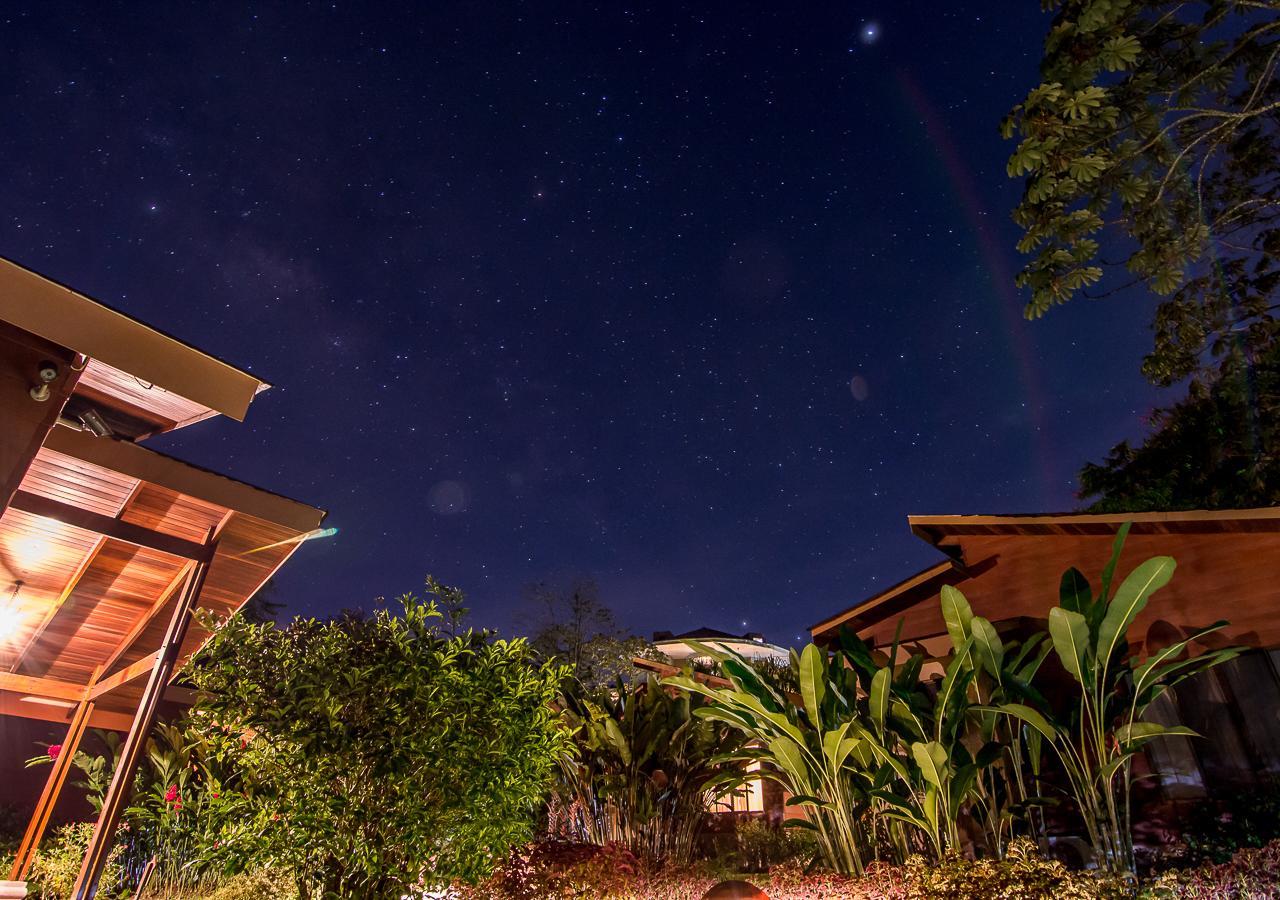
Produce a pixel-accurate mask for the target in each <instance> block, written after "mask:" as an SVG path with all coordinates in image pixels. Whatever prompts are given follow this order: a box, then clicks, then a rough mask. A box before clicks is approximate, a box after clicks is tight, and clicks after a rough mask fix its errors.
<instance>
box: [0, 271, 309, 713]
mask: <svg viewBox="0 0 1280 900" xmlns="http://www.w3.org/2000/svg"><path fill="white" fill-rule="evenodd" d="M0 336H3V337H4V340H3V341H0V351H2V352H0V357H3V358H0V418H2V419H3V421H4V425H5V428H4V431H5V432H8V433H7V434H4V433H0V450H3V451H4V453H3V454H0V460H2V461H3V462H4V465H3V466H0V469H3V471H0V482H3V483H4V485H5V492H4V494H3V495H2V496H0V610H3V612H4V614H5V616H6V617H7V618H8V624H9V625H10V626H11V631H10V633H8V634H6V635H5V636H4V639H3V640H0V713H4V714H13V715H22V716H27V717H30V718H40V719H48V720H52V721H65V720H66V718H67V716H68V714H69V712H70V709H71V708H72V707H74V706H75V705H76V703H77V702H78V701H80V700H82V699H85V698H87V697H92V698H94V699H95V712H94V714H93V720H92V722H91V724H94V725H97V726H101V727H108V728H126V727H128V725H129V722H130V720H131V718H132V715H133V712H134V710H135V709H137V707H138V699H139V697H140V695H141V692H142V688H143V685H144V684H145V682H146V680H147V679H146V678H145V677H144V676H146V675H147V674H148V673H149V672H150V671H151V669H152V667H153V666H154V664H155V660H156V655H157V654H156V651H157V650H158V649H159V648H160V645H161V644H162V642H163V639H164V635H165V631H166V627H167V625H168V623H169V620H170V618H171V617H172V613H173V610H174V609H176V608H177V604H178V601H179V598H180V596H181V594H182V589H183V585H184V584H185V583H186V581H187V580H188V576H189V574H190V573H192V572H193V571H194V570H196V569H197V568H198V567H199V566H200V565H201V564H203V563H208V572H207V577H206V578H205V579H204V582H203V589H202V590H201V593H200V601H199V604H200V606H201V607H202V608H206V609H211V610H213V611H215V612H217V613H229V612H231V611H233V610H235V609H238V608H239V607H241V606H242V605H244V603H245V602H246V601H248V600H249V598H250V597H252V596H253V595H254V593H255V592H257V591H258V589H259V588H261V586H262V585H263V584H264V583H265V582H266V581H267V579H268V578H270V577H271V575H272V574H273V573H274V572H275V571H276V570H277V569H278V568H279V567H280V566H281V565H283V564H284V562H285V561H286V560H287V559H288V558H289V556H290V555H291V554H292V553H293V552H294V551H295V550H296V549H297V547H298V546H299V545H300V543H301V542H302V540H304V539H305V536H306V535H307V534H308V533H310V532H312V531H314V530H315V529H316V528H317V527H318V526H319V525H320V523H321V521H322V520H323V518H324V513H323V512H322V511H321V510H318V509H315V508H313V507H311V506H308V505H306V504H304V503H300V502H298V501H296V500H291V499H289V498H287V497H282V496H280V495H278V494H274V493H272V492H270V491H266V490H263V489H261V488H257V487H253V486H252V485H248V484H245V483H243V482H240V481H236V480H234V479H232V478H228V477H226V476H224V475H220V474H218V473H215V472H211V471H209V470H207V469H203V468H200V467H198V466H193V465H190V464H188V463H185V462H182V461H181V460H178V459H174V458H172V457H169V456H166V455H164V454H161V453H157V452H155V451H152V450H150V449H149V448H147V447H144V446H142V445H140V444H138V443H136V442H137V441H140V440H143V439H145V438H146V437H148V436H150V435H153V434H156V433H159V432H163V431H170V430H172V429H174V428H178V427H181V426H183V425H188V424H191V423H193V422H197V421H199V420H201V419H204V418H207V417H209V416H212V415H216V414H219V413H222V414H226V415H229V416H232V417H233V418H237V419H239V418H242V417H243V415H244V412H245V410H246V408H247V407H248V404H249V402H250V401H251V400H252V399H253V397H254V395H255V394H257V392H258V391H259V390H261V389H262V388H263V387H265V386H266V385H265V383H263V382H262V381H260V380H259V379H257V378H254V377H253V376H251V375H249V374H247V373H245V372H243V371H241V370H239V369H236V368H235V367H233V366H230V365H228V364H226V363H223V362H221V361H219V360H216V359H214V358H213V357H211V356H209V355H208V354H205V353H202V352H201V351H199V350H196V349H195V348H193V347H189V346H188V345H186V344H183V343H182V342H180V341H178V340H176V339H174V338H171V337H169V336H167V335H164V334H161V333H160V332H158V331H155V330H154V329H151V328H149V327H148V326H146V325H143V324H142V323H140V322H136V321H135V320H133V319H130V318H129V317H127V316H124V315H123V314H121V313H118V312H116V311H115V310H111V309H109V308H108V307H105V306H103V305H102V304H100V303H98V302H97V301H95V300H91V299H89V298H87V297H85V296H83V295H81V294H78V293H76V292H75V291H72V290H70V289H68V288H65V287H62V286H61V285H57V284H55V283H54V282H51V281H49V280H48V279H45V278H43V277H41V276H39V275H37V274H35V273H33V272H30V271H28V270H26V269H24V268H22V267H21V266H18V265H16V264H14V263H11V262H9V261H7V260H3V259H0ZM44 354H49V355H48V356H47V357H45V358H47V359H48V360H49V361H50V362H54V363H55V364H56V365H57V366H58V367H59V371H58V377H57V379H56V380H55V382H54V384H53V385H52V387H53V388H54V389H55V391H54V392H53V394H54V398H56V399H53V398H46V399H43V400H41V399H39V398H34V396H33V395H32V394H29V392H28V389H29V387H30V386H31V385H32V380H33V379H34V378H35V375H36V372H37V369H38V368H39V367H38V366H37V365H36V362H35V361H36V360H39V359H41V358H42V357H43V356H44ZM95 416H96V417H97V418H100V419H101V421H103V422H105V423H106V425H107V426H108V429H109V430H110V434H109V435H107V436H95V434H94V432H93V431H92V430H90V429H89V428H88V427H86V426H87V423H88V422H89V421H90V420H95ZM95 421H96V420H95ZM99 430H102V429H99ZM6 441H7V444H6V443H5V442H6ZM10 494H11V495H12V499H10ZM206 637H207V635H206V634H205V633H204V632H203V631H202V630H201V629H200V628H199V627H196V626H193V627H191V628H190V630H189V631H188V633H187V636H186V639H185V641H184V643H183V646H182V650H181V655H180V656H181V658H180V664H179V668H180V667H181V663H182V662H185V660H186V659H187V658H189V657H190V655H191V654H192V653H193V652H194V651H195V649H196V648H197V647H198V646H199V645H200V644H201V643H202V642H203V641H204V639H205V638H206Z"/></svg>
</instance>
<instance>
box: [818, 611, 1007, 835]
mask: <svg viewBox="0 0 1280 900" xmlns="http://www.w3.org/2000/svg"><path fill="white" fill-rule="evenodd" d="M969 618H970V619H972V616H970V617H969ZM966 625H968V623H967V622H966ZM975 631H977V629H975V628H972V627H969V628H968V630H967V631H966V633H965V635H964V636H963V638H962V639H960V641H959V644H958V645H957V647H956V651H955V653H953V654H952V655H951V657H950V658H949V659H948V660H947V663H946V668H945V670H944V674H943V677H942V679H941V681H940V682H939V683H938V684H937V689H936V691H934V690H930V689H927V688H926V687H925V685H924V684H922V683H921V681H920V673H921V670H922V668H923V665H924V657H923V655H922V654H919V653H913V654H911V655H909V656H908V657H907V659H906V661H905V662H904V663H903V664H902V665H901V666H898V665H897V664H896V661H897V657H898V644H899V642H898V640H897V639H895V640H894V642H893V645H892V646H891V649H890V651H889V653H888V656H887V657H883V658H882V657H881V656H880V655H879V654H873V653H872V652H871V650H870V648H869V647H868V646H867V645H865V644H864V643H863V642H862V641H861V640H860V639H858V638H857V637H856V636H854V635H852V634H847V635H844V636H842V638H841V646H842V648H843V649H844V653H845V654H846V656H847V658H849V659H850V660H851V665H852V666H854V667H855V668H857V669H859V670H860V671H861V673H862V680H863V683H864V686H865V690H866V693H867V697H868V713H867V717H866V723H865V724H863V725H861V726H859V728H858V733H859V734H860V735H861V736H862V737H863V739H864V744H865V747H866V748H867V749H868V750H869V751H870V753H871V755H872V756H874V757H875V759H876V761H877V763H879V765H880V766H881V768H880V769H879V771H877V772H876V774H875V776H874V780H875V782H876V787H875V788H874V789H873V790H872V791H871V795H872V797H873V798H874V799H875V800H876V801H877V802H879V803H881V804H883V807H882V810H883V815H884V816H885V817H886V818H888V819H890V820H893V821H897V822H900V823H903V824H906V825H908V826H911V827H912V828H913V829H914V830H915V832H916V833H917V834H918V835H921V836H923V837H924V839H925V841H926V844H927V847H928V849H929V850H930V851H931V852H932V854H933V855H934V856H935V857H937V858H942V857H943V856H944V855H945V854H946V852H947V851H948V849H951V848H958V847H959V844H960V829H959V820H960V817H961V815H962V814H963V813H964V812H965V811H966V810H967V809H969V808H971V807H973V806H974V805H976V804H978V803H979V802H980V800H981V798H982V787H983V784H984V783H985V779H986V773H987V772H988V770H989V769H990V768H991V766H992V765H993V764H994V763H995V762H996V761H997V759H998V758H999V756H1000V754H1001V751H1002V747H1001V745H1000V744H998V743H996V742H995V741H993V740H990V736H989V735H988V739H987V740H985V741H984V740H982V739H981V735H980V734H979V730H978V719H979V717H978V716H975V715H974V714H973V713H972V712H971V707H972V705H973V703H974V695H973V683H974V679H975V677H976V675H977V673H978V671H979V667H978V665H977V664H976V663H975V659H976V658H977V657H978V655H979V650H978V644H979V638H978V637H977V636H975V633H974V632H975ZM997 640H998V639H997Z"/></svg>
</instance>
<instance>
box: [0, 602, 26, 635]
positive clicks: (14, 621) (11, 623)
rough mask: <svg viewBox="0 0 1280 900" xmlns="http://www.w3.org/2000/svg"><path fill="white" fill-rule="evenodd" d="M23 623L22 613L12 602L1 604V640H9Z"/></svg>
mask: <svg viewBox="0 0 1280 900" xmlns="http://www.w3.org/2000/svg"><path fill="white" fill-rule="evenodd" d="M21 625H22V613H21V612H19V611H18V608H17V607H16V606H14V605H13V604H12V603H6V604H4V605H3V606H0V641H7V640H9V638H11V637H13V636H14V635H15V634H17V633H18V628H19V626H21Z"/></svg>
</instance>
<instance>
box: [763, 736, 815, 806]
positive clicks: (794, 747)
mask: <svg viewBox="0 0 1280 900" xmlns="http://www.w3.org/2000/svg"><path fill="white" fill-rule="evenodd" d="M769 752H770V753H772V754H773V758H774V759H775V760H777V762H778V766H779V767H780V768H782V769H783V770H785V771H786V773H787V774H788V775H790V776H791V780H792V782H793V784H794V785H795V787H797V788H799V789H800V790H799V791H797V792H796V793H801V792H803V791H804V790H805V789H806V788H807V787H808V785H809V783H810V777H809V766H808V763H807V762H806V759H805V754H804V751H803V750H801V749H800V746H799V745H798V744H797V743H796V742H795V741H793V740H791V738H789V737H776V738H774V739H773V740H772V741H770V742H769Z"/></svg>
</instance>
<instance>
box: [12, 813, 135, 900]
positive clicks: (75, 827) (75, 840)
mask: <svg viewBox="0 0 1280 900" xmlns="http://www.w3.org/2000/svg"><path fill="white" fill-rule="evenodd" d="M92 836H93V825H92V824H91V823H89V822H77V823H75V824H71V825H63V826H62V827H60V828H58V829H56V830H54V832H53V833H52V834H50V835H48V836H47V837H46V838H45V839H44V842H43V843H41V845H40V850H39V852H37V853H36V855H35V859H34V860H33V861H32V864H31V874H30V876H29V879H28V885H27V890H28V894H27V896H28V897H31V898H34V900H63V898H65V897H70V896H71V890H72V888H74V887H75V883H76V876H78V875H79V874H80V864H81V863H82V862H83V860H84V852H85V850H86V849H88V847H89V839H90V838H91V837H92ZM121 856H122V848H121V847H119V846H117V847H116V848H115V849H114V850H112V851H111V855H110V856H109V857H107V867H106V869H105V870H104V872H103V874H102V878H101V879H100V880H99V881H98V896H99V897H104V898H107V897H115V896H118V895H119V893H120V891H121V889H122V888H123V887H124V881H125V872H124V869H123V868H122V867H121V864H120V862H121Z"/></svg>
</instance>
